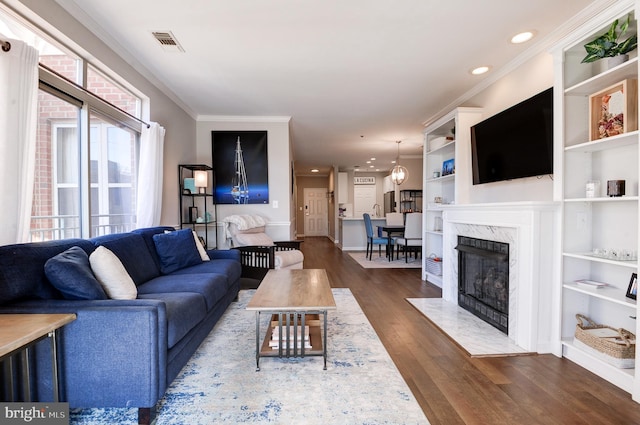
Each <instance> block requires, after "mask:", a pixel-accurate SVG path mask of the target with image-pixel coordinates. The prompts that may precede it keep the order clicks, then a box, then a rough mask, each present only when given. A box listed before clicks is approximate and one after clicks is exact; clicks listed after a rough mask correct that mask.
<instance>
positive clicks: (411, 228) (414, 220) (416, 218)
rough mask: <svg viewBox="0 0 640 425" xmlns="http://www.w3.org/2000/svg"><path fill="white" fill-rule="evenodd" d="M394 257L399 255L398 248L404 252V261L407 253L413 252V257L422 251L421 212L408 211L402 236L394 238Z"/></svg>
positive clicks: (416, 256)
mask: <svg viewBox="0 0 640 425" xmlns="http://www.w3.org/2000/svg"><path fill="white" fill-rule="evenodd" d="M394 242H395V244H396V246H397V248H396V258H399V257H400V248H401V247H402V251H403V252H404V261H405V263H407V262H408V253H409V252H411V251H413V252H415V258H418V253H420V252H422V213H408V214H407V217H406V223H405V226H404V235H403V237H398V238H394Z"/></svg>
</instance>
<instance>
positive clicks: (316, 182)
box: [296, 176, 335, 235]
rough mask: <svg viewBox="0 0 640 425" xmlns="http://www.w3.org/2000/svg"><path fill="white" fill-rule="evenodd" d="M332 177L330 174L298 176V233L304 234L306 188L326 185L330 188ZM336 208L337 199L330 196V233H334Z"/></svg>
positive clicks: (328, 206) (328, 208)
mask: <svg viewBox="0 0 640 425" xmlns="http://www.w3.org/2000/svg"><path fill="white" fill-rule="evenodd" d="M330 183H331V179H330V177H329V176H317V177H316V176H297V177H296V186H297V195H298V205H296V222H297V223H298V235H304V189H305V188H320V187H324V188H327V190H330ZM334 209H335V199H334V198H329V199H328V205H327V211H329V218H328V220H329V222H328V223H327V232H328V235H332V234H333V233H332V228H333V226H332V224H333V223H332V222H333V217H334V216H335V215H334V212H333V210H334Z"/></svg>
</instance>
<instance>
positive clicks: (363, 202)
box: [353, 185, 376, 217]
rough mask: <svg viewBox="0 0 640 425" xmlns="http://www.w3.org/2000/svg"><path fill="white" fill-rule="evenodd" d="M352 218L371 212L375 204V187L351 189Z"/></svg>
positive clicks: (366, 186) (362, 186) (361, 186)
mask: <svg viewBox="0 0 640 425" xmlns="http://www.w3.org/2000/svg"><path fill="white" fill-rule="evenodd" d="M353 203H354V205H353V216H354V217H362V214H364V213H369V214H371V213H372V211H373V206H374V205H375V203H376V187H375V186H374V185H359V186H355V187H354V188H353Z"/></svg>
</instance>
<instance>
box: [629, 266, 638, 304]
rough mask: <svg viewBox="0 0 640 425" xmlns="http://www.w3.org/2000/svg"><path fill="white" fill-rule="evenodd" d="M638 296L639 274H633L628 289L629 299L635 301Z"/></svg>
mask: <svg viewBox="0 0 640 425" xmlns="http://www.w3.org/2000/svg"><path fill="white" fill-rule="evenodd" d="M637 294H638V274H637V273H631V280H630V281H629V286H628V287H627V298H631V299H632V300H635V299H636V297H637Z"/></svg>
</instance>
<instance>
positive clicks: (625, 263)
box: [562, 252, 638, 269]
mask: <svg viewBox="0 0 640 425" xmlns="http://www.w3.org/2000/svg"><path fill="white" fill-rule="evenodd" d="M562 255H563V256H565V257H570V258H577V259H580V260H588V261H594V262H596V263H605V264H612V265H615V266H620V267H628V268H630V269H637V268H638V262H637V261H619V260H611V259H609V258H603V257H598V256H596V255H593V254H591V253H588V252H565V253H563V254H562Z"/></svg>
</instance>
